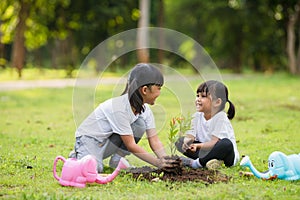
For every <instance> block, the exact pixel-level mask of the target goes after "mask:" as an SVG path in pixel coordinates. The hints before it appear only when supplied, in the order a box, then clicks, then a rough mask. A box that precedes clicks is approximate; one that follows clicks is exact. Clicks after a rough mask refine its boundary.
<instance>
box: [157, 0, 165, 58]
mask: <svg viewBox="0 0 300 200" xmlns="http://www.w3.org/2000/svg"><path fill="white" fill-rule="evenodd" d="M164 13H165V7H164V0H159V12H158V26H159V27H164V15H165V14H164ZM164 41H165V35H164V32H163V31H160V32H159V41H158V42H159V44H158V46H159V49H158V63H163V61H164V51H163V50H162V49H164Z"/></svg>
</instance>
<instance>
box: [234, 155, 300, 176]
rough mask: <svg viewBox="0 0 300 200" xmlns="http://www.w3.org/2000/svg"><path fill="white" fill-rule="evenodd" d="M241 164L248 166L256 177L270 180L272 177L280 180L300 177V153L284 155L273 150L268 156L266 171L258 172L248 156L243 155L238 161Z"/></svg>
mask: <svg viewBox="0 0 300 200" xmlns="http://www.w3.org/2000/svg"><path fill="white" fill-rule="evenodd" d="M240 165H241V166H244V167H249V168H250V170H251V171H252V173H253V174H254V176H256V177H257V178H261V179H265V180H270V179H274V178H278V179H282V180H289V181H292V180H299V179H300V154H292V155H285V154H284V153H282V152H279V151H274V152H273V153H271V154H270V156H269V158H268V167H269V170H268V171H267V172H264V173H261V172H259V171H258V170H257V169H256V168H255V167H254V166H253V165H252V163H251V160H250V158H249V156H245V157H244V158H243V159H242V160H241V163H240Z"/></svg>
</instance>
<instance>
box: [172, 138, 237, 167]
mask: <svg viewBox="0 0 300 200" xmlns="http://www.w3.org/2000/svg"><path fill="white" fill-rule="evenodd" d="M183 139H184V137H181V138H179V139H178V140H177V141H176V143H175V145H176V148H177V150H178V151H179V152H181V153H183V154H184V155H185V156H187V157H189V158H192V159H197V158H199V162H200V164H201V165H202V166H206V163H207V162H208V161H210V160H212V159H218V160H223V161H224V164H225V166H227V167H230V166H232V165H233V163H234V157H235V155H234V149H233V144H232V142H231V141H230V140H229V139H228V138H223V139H221V140H219V141H218V142H217V143H216V144H215V146H214V147H213V148H212V149H211V150H210V151H209V152H208V153H207V154H206V155H205V156H204V157H202V156H200V151H201V150H200V149H197V151H196V152H192V151H190V150H187V151H186V152H184V151H183V150H182V144H183ZM194 143H200V142H197V141H196V142H194Z"/></svg>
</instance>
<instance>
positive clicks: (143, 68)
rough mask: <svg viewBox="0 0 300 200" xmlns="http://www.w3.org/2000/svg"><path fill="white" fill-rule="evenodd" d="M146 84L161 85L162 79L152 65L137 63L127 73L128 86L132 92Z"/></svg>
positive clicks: (160, 74)
mask: <svg viewBox="0 0 300 200" xmlns="http://www.w3.org/2000/svg"><path fill="white" fill-rule="evenodd" d="M148 84H155V85H163V84H164V77H163V75H162V73H161V72H160V71H159V69H158V68H156V67H154V66H153V65H150V64H147V63H139V64H137V65H136V66H135V67H134V68H133V69H132V70H131V71H130V73H129V76H128V86H129V87H130V88H131V89H132V90H131V91H134V90H136V89H137V88H139V87H141V86H144V85H148Z"/></svg>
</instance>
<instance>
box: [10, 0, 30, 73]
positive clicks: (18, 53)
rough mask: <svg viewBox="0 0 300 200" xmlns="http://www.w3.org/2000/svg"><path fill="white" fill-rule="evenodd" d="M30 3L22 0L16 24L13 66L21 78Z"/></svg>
mask: <svg viewBox="0 0 300 200" xmlns="http://www.w3.org/2000/svg"><path fill="white" fill-rule="evenodd" d="M29 6H30V5H29V3H28V2H27V1H24V0H21V1H20V11H19V15H18V24H17V26H16V33H15V39H14V43H13V50H12V67H15V68H17V71H18V75H19V78H21V77H22V69H23V66H24V62H25V51H26V50H25V37H24V33H25V30H26V19H27V18H28V15H29Z"/></svg>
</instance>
